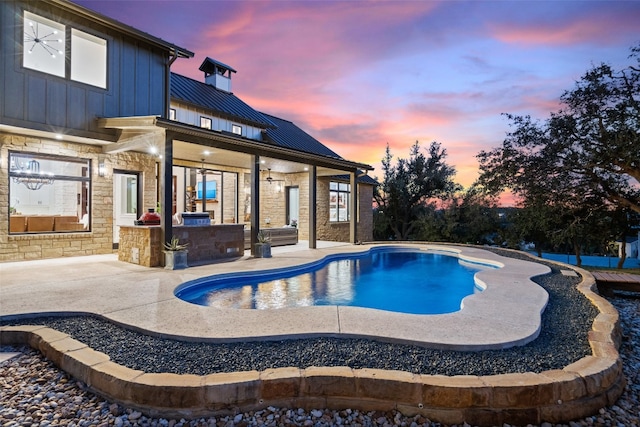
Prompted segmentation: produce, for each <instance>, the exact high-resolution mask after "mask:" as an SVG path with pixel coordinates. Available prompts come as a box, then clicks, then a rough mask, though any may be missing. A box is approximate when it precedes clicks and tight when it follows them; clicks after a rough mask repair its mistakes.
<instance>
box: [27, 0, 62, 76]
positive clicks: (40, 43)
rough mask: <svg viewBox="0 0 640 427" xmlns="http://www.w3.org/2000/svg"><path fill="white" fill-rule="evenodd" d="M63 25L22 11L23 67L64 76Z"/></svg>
mask: <svg viewBox="0 0 640 427" xmlns="http://www.w3.org/2000/svg"><path fill="white" fill-rule="evenodd" d="M65 43H66V37H65V29H64V25H62V24H59V23H57V22H53V21H51V20H49V19H46V18H43V17H41V16H38V15H34V14H33V13H30V12H27V11H25V12H24V43H23V46H22V48H23V49H22V53H23V55H22V65H23V66H24V67H25V68H31V69H32V70H38V71H42V72H43V73H48V74H53V75H54V76H59V77H64V76H65Z"/></svg>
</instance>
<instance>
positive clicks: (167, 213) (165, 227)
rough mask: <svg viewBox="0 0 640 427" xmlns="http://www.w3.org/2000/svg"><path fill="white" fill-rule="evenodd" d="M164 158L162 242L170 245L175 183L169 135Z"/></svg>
mask: <svg viewBox="0 0 640 427" xmlns="http://www.w3.org/2000/svg"><path fill="white" fill-rule="evenodd" d="M160 152H161V153H163V156H162V162H160V165H161V166H160V167H161V170H160V174H159V175H160V206H161V208H162V212H161V213H160V216H161V217H162V221H161V222H160V225H161V234H162V238H161V240H162V241H163V242H164V243H169V242H170V241H171V238H172V237H173V223H172V216H173V194H172V191H173V189H172V185H171V184H172V182H173V136H172V135H170V134H168V135H165V138H164V152H163V151H162V150H161V151H160ZM164 243H163V245H164Z"/></svg>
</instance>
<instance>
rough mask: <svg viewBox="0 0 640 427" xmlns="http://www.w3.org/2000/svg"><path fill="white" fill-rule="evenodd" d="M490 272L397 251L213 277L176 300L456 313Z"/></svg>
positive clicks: (236, 305)
mask: <svg viewBox="0 0 640 427" xmlns="http://www.w3.org/2000/svg"><path fill="white" fill-rule="evenodd" d="M487 268H494V267H491V266H488V265H483V264H475V263H474V264H470V263H465V262H463V261H460V260H459V259H458V258H457V257H454V256H448V255H442V254H434V253H426V252H424V251H419V250H413V249H401V248H386V249H378V250H372V251H369V252H367V253H365V254H362V255H356V256H354V255H343V256H340V257H339V258H337V259H336V258H335V257H334V258H332V259H329V260H327V261H325V262H323V263H320V264H319V265H314V266H312V267H306V268H302V269H300V268H298V269H293V270H291V269H290V270H279V271H276V272H258V273H255V272H254V273H251V274H247V273H245V274H235V275H233V274H232V275H222V276H212V277H210V278H205V279H204V280H203V279H200V280H198V281H195V282H190V283H186V284H184V285H181V286H180V287H179V288H178V289H177V290H176V296H178V297H179V298H181V299H183V300H185V301H188V302H191V303H194V304H199V305H205V306H211V307H218V308H240V309H242V308H245V309H275V308H283V307H301V306H312V305H348V306H357V307H367V308H376V309H380V310H388V311H397V312H403V313H413V314H442V313H451V312H454V311H458V310H460V303H461V301H462V299H463V298H464V297H466V296H468V295H471V294H473V293H474V292H479V291H480V289H479V288H478V287H477V286H476V285H475V283H474V279H473V276H474V274H475V273H476V272H478V271H480V270H484V269H487Z"/></svg>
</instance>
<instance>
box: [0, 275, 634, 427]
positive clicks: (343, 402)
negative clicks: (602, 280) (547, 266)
mask: <svg viewBox="0 0 640 427" xmlns="http://www.w3.org/2000/svg"><path fill="white" fill-rule="evenodd" d="M579 273H580V274H582V276H583V277H585V279H584V280H583V282H582V283H581V284H580V285H579V290H580V291H581V292H582V293H584V294H585V295H586V296H587V298H589V299H590V300H591V301H592V302H593V303H594V305H595V306H596V307H597V308H598V310H599V311H600V313H599V314H598V316H597V317H596V319H595V320H594V322H593V326H592V330H591V331H590V333H589V342H590V345H591V349H592V355H591V356H586V357H584V358H582V359H580V360H578V361H577V362H575V363H572V364H570V365H569V366H566V367H565V368H563V369H561V370H551V371H544V372H541V373H530V372H529V373H520V374H503V375H492V376H453V377H448V376H443V375H419V374H411V373H408V372H400V371H386V370H378V369H351V368H348V367H310V368H306V369H299V368H292V367H290V368H278V369H268V370H265V371H262V372H258V371H248V372H235V373H218V374H211V375H206V376H197V375H177V374H167V373H163V374H152V373H145V372H142V371H137V370H133V369H129V368H127V367H124V366H121V365H118V364H116V363H114V362H112V361H110V359H109V356H107V355H106V354H104V353H100V352H97V351H95V350H93V349H91V348H89V347H87V346H86V345H85V344H83V343H81V342H79V341H76V340H74V339H72V338H70V337H69V336H68V335H66V334H63V333H61V332H58V331H55V330H53V329H50V328H47V327H43V326H15V327H9V326H8V327H3V328H0V344H3V345H5V344H21V343H27V344H29V345H30V346H31V347H33V348H35V349H38V350H39V351H41V352H42V354H44V355H45V357H47V358H48V359H50V360H51V361H53V363H55V364H56V365H57V366H59V367H60V368H61V369H63V370H65V371H66V372H68V373H69V374H71V375H72V376H74V377H75V378H77V379H78V380H81V381H83V382H85V383H86V384H87V385H88V386H89V387H90V388H91V389H93V390H94V391H95V392H96V393H97V394H99V395H102V396H104V397H105V398H107V399H109V400H112V401H116V402H118V403H121V404H123V405H125V406H128V407H132V408H135V409H138V410H140V411H142V412H144V413H146V414H148V415H150V416H154V417H159V416H161V417H167V418H174V417H184V418H197V417H201V416H205V415H207V416H210V415H222V414H233V413H238V412H246V411H250V410H257V409H262V408H265V407H267V406H276V407H278V406H279V407H293V408H297V407H301V408H305V409H313V408H331V409H344V408H352V409H359V410H364V411H367V410H379V411H385V410H391V409H397V410H398V411H400V412H401V413H403V414H404V415H407V416H412V415H416V414H422V415H423V416H425V417H427V418H429V419H431V420H433V421H437V422H440V423H444V424H461V423H463V422H467V423H470V424H476V425H502V424H503V423H509V424H529V423H533V424H540V423H542V422H550V423H562V422H567V421H569V420H575V419H578V418H583V417H586V416H589V415H592V414H595V413H597V411H598V409H600V408H602V407H604V406H608V405H612V404H614V403H615V401H616V400H617V399H618V397H619V396H620V395H621V394H622V392H623V390H624V386H625V379H624V376H623V373H622V362H621V360H620V358H619V355H618V350H617V349H618V347H619V344H620V337H621V333H620V329H619V318H618V313H617V311H616V310H615V308H614V307H613V306H612V305H611V304H609V303H608V302H607V301H606V300H605V299H603V298H601V297H600V296H599V295H597V294H596V293H594V292H593V289H595V281H594V280H593V277H592V276H591V275H590V274H589V273H587V272H586V271H583V270H579Z"/></svg>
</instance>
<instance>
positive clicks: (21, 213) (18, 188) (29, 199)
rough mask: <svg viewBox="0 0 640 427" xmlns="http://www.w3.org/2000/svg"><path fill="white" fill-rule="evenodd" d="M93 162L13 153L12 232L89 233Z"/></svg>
mask: <svg viewBox="0 0 640 427" xmlns="http://www.w3.org/2000/svg"><path fill="white" fill-rule="evenodd" d="M90 168H91V161H90V160H88V159H78V158H68V157H62V156H49V155H43V154H36V153H25V152H9V232H10V233H11V234H20V233H68V232H82V231H89V229H90V224H91V218H90V211H89V208H90V203H89V200H90V193H91V192H90V189H91V178H90V177H91V169H90Z"/></svg>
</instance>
